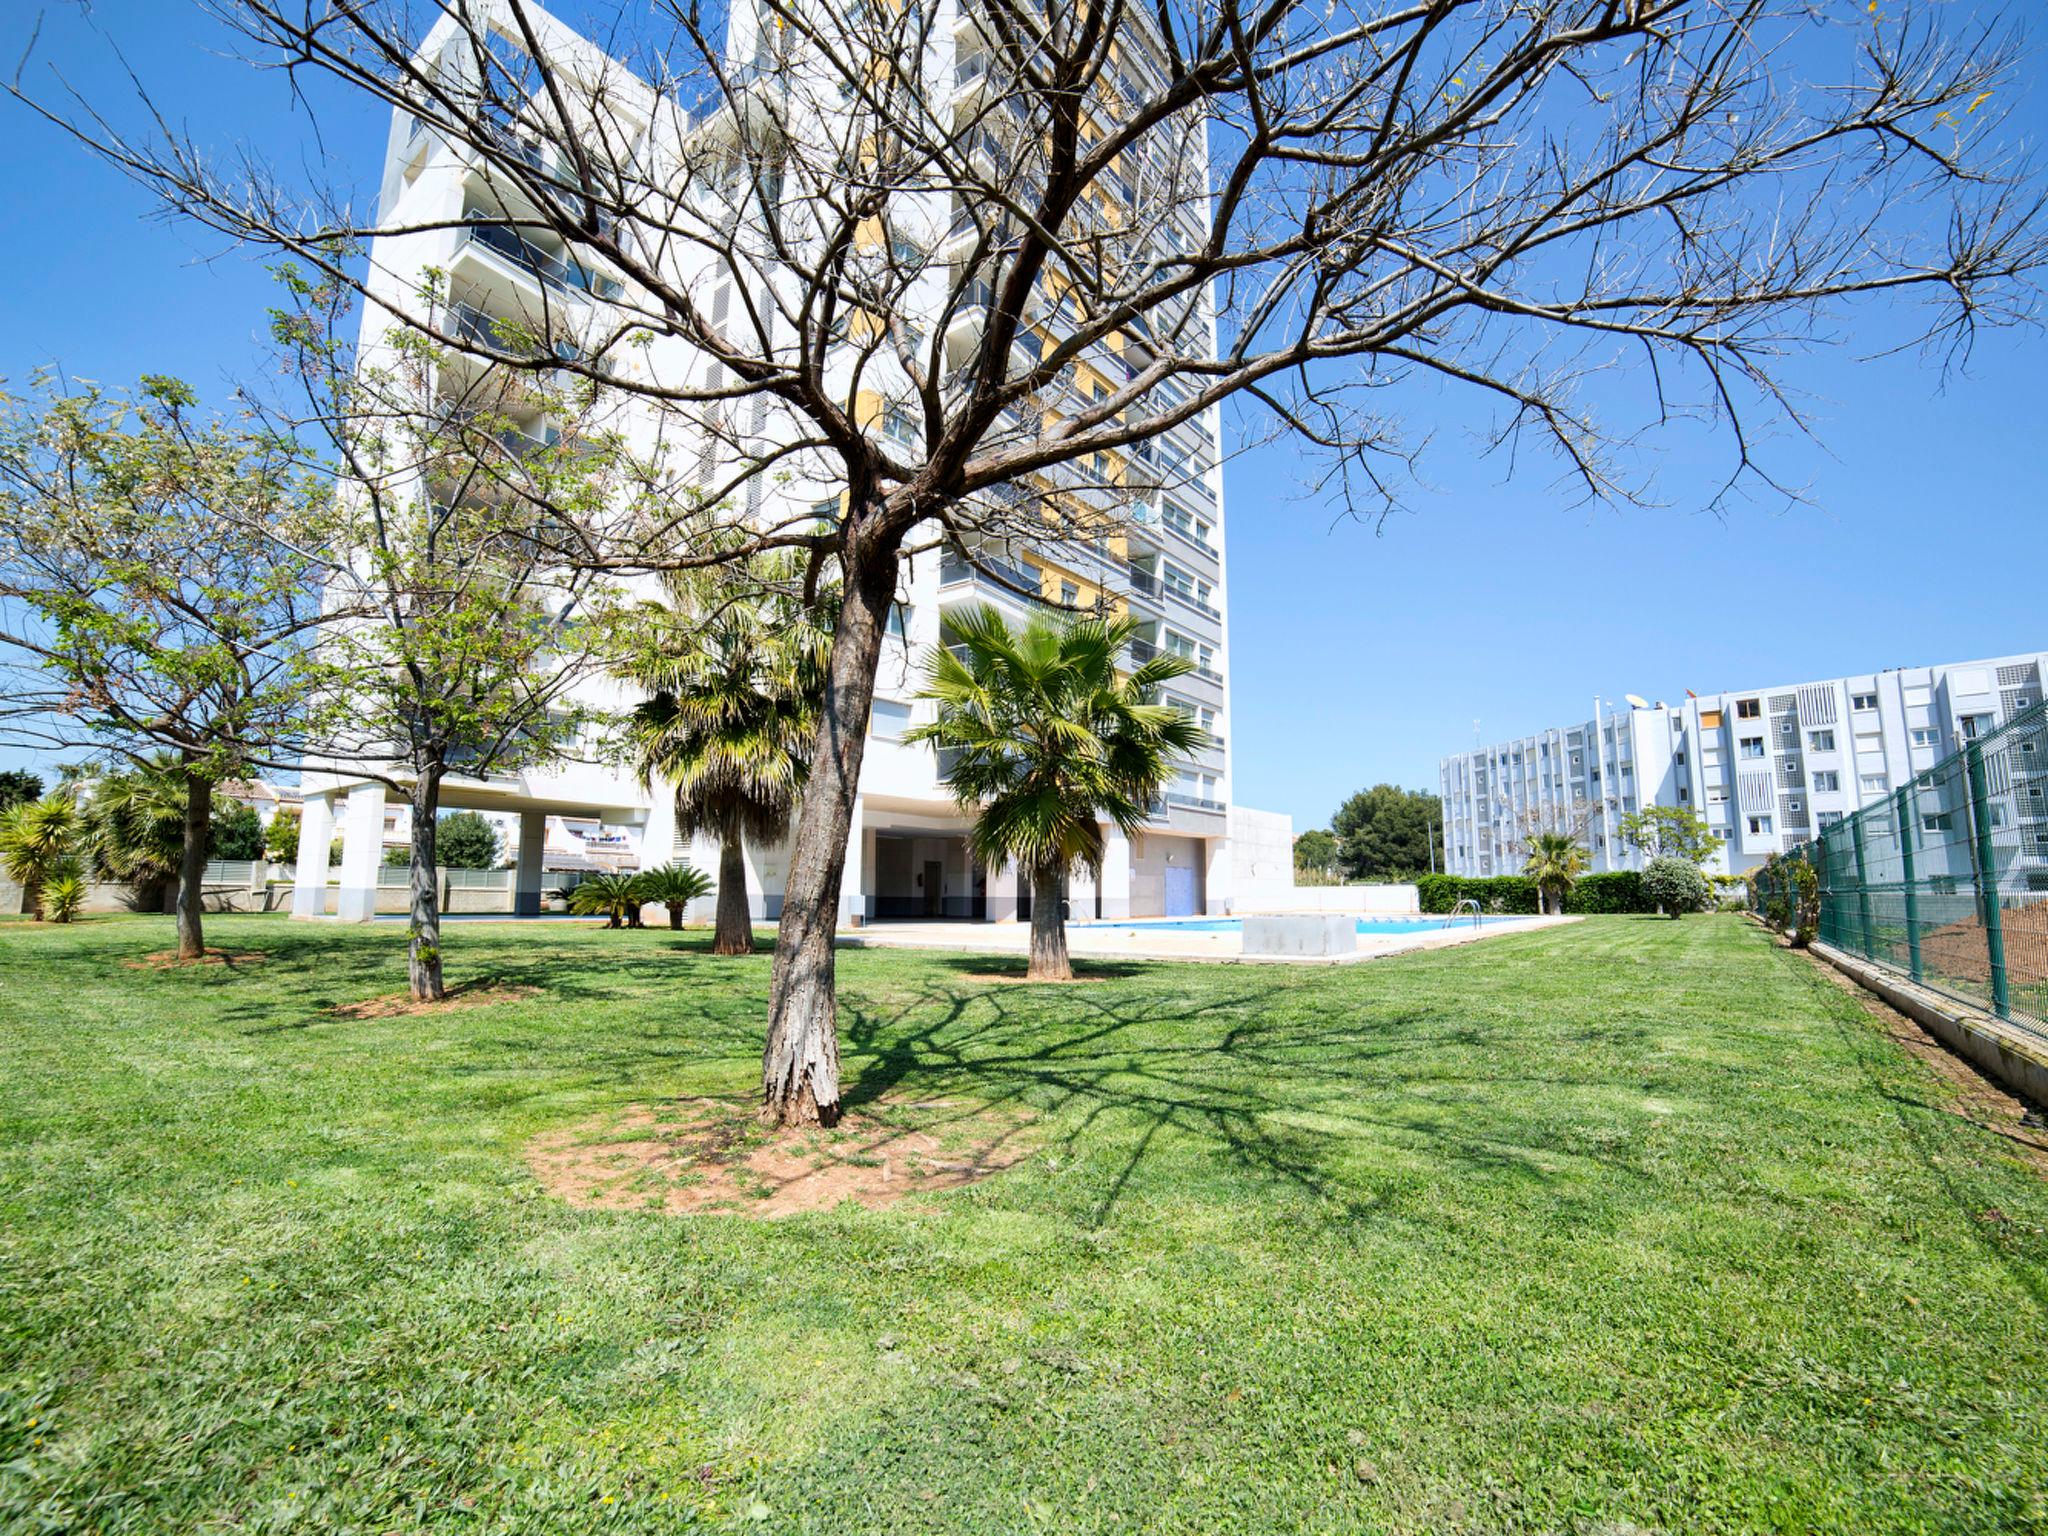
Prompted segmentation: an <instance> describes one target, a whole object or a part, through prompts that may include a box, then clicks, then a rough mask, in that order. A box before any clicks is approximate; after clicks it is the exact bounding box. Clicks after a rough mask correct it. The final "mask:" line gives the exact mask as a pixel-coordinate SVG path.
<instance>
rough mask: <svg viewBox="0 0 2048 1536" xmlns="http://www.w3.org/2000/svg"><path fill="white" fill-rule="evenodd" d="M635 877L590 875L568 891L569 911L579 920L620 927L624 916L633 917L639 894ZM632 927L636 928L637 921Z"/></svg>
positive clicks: (638, 901)
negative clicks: (600, 920)
mask: <svg viewBox="0 0 2048 1536" xmlns="http://www.w3.org/2000/svg"><path fill="white" fill-rule="evenodd" d="M639 878H640V877H639V876H638V875H620V874H609V875H592V876H590V877H589V878H588V879H587V880H585V881H583V882H582V883H581V884H580V885H578V886H577V887H576V888H575V889H574V890H572V891H571V892H569V910H570V911H571V912H574V913H576V914H577V915H578V916H579V917H599V916H602V917H604V918H605V919H606V922H605V927H607V928H622V927H624V926H625V919H626V917H627V915H628V914H632V915H633V916H635V917H637V916H638V915H639V911H640V899H641V898H640V893H639V890H638V889H637V888H636V885H635V882H636V881H638V880H639ZM634 926H636V927H637V926H639V925H638V924H637V922H636V923H635V925H634Z"/></svg>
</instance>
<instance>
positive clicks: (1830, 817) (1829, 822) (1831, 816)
mask: <svg viewBox="0 0 2048 1536" xmlns="http://www.w3.org/2000/svg"><path fill="white" fill-rule="evenodd" d="M1814 819H1815V820H1816V821H1817V822H1818V823H1819V825H1820V829H1821V831H1823V832H1825V831H1827V829H1828V828H1829V827H1832V826H1834V825H1835V824H1836V823H1837V822H1839V821H1840V820H1841V819H1842V813H1841V812H1840V811H1816V812H1814Z"/></svg>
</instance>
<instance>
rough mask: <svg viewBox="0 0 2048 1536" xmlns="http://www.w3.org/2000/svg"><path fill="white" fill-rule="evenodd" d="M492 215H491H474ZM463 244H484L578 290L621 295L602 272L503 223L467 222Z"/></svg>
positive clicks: (545, 280) (550, 281)
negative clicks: (537, 242) (594, 270)
mask: <svg viewBox="0 0 2048 1536" xmlns="http://www.w3.org/2000/svg"><path fill="white" fill-rule="evenodd" d="M473 217H490V215H487V214H485V215H473ZM460 243H461V244H463V245H480V246H483V247H484V248H485V249H486V250H488V251H491V252H492V253H494V254H495V255H497V256H500V257H502V258H503V259H504V260H506V261H508V262H510V263H511V264H512V265H513V266H515V267H519V268H521V269H523V270H525V271H527V272H530V273H532V274H533V276H534V277H536V278H538V279H539V280H540V281H541V282H543V283H546V284H549V285H550V286H553V287H556V288H562V289H566V290H568V291H570V292H574V293H589V294H594V295H596V296H597V297H598V298H601V299H613V298H617V297H618V296H619V293H620V292H621V289H620V287H619V285H618V283H616V282H614V281H613V280H612V279H611V278H609V277H606V276H604V275H603V274H601V273H597V272H593V271H591V270H590V269H589V268H588V267H586V266H584V265H582V263H580V262H575V261H571V260H569V259H568V258H567V257H564V256H561V255H558V254H557V253H555V252H553V251H550V250H546V249H544V248H543V247H541V246H539V245H536V244H534V242H533V241H531V240H528V239H527V238H526V237H525V236H523V235H521V234H520V233H519V232H518V231H517V230H515V229H507V228H506V227H505V226H504V225H502V224H466V225H464V226H463V228H462V238H461V242H460Z"/></svg>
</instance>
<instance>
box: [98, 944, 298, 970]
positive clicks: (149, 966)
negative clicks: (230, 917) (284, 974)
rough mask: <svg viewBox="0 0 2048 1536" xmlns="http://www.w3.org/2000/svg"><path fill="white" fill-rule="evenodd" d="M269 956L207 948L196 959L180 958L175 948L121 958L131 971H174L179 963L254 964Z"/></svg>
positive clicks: (249, 950) (236, 950) (248, 951)
mask: <svg viewBox="0 0 2048 1536" xmlns="http://www.w3.org/2000/svg"><path fill="white" fill-rule="evenodd" d="M269 958H270V956H268V955H266V954H265V953H263V951H262V950H260V949H209V950H207V951H205V952H204V953H203V954H201V955H200V956H199V958H198V959H196V960H181V959H179V958H178V952H177V951H176V950H175V949H160V950H158V951H157V952H156V953H155V954H153V955H144V956H143V957H142V958H141V959H139V960H123V961H122V962H121V963H122V964H123V965H125V966H126V967H127V968H128V969H129V970H131V971H174V970H176V969H178V967H179V966H181V965H226V966H237V965H256V964H259V963H261V962H262V961H265V960H268V959H269Z"/></svg>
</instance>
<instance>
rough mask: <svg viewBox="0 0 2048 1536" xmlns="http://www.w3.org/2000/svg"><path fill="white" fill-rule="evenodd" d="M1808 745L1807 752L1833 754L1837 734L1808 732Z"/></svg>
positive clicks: (1831, 732)
mask: <svg viewBox="0 0 2048 1536" xmlns="http://www.w3.org/2000/svg"><path fill="white" fill-rule="evenodd" d="M1806 745H1807V750H1809V751H1812V752H1832V751H1834V750H1835V733H1834V732H1833V731H1808V732H1807V733H1806Z"/></svg>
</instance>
